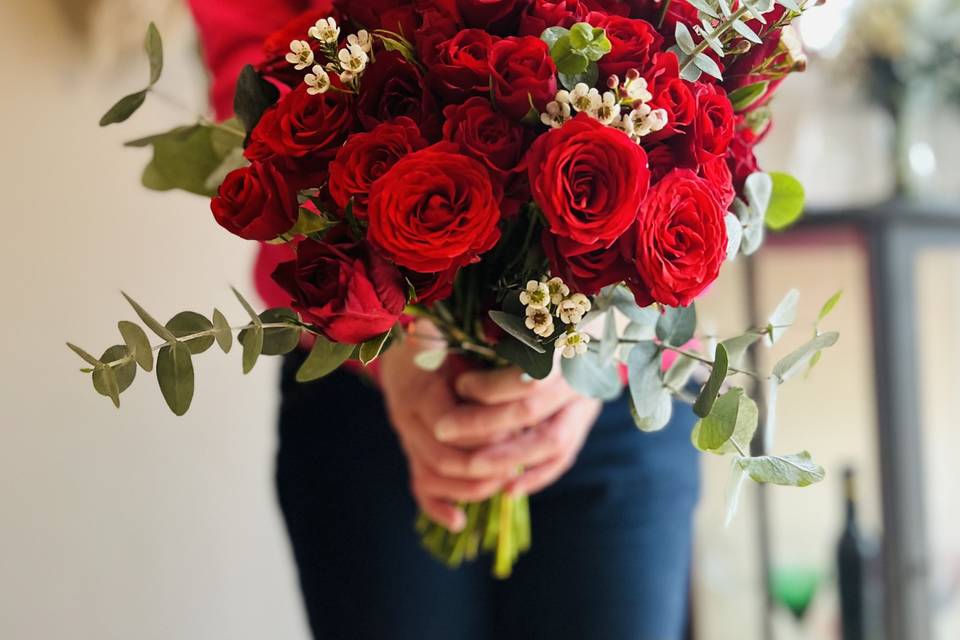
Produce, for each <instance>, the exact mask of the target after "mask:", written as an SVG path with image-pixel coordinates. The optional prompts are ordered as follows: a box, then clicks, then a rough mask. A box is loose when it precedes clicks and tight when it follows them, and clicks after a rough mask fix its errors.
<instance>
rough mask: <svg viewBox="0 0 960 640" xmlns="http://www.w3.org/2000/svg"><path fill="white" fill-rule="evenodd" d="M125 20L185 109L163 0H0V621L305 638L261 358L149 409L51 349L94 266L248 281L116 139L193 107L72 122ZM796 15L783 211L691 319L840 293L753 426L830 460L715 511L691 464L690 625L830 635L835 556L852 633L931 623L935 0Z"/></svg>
mask: <svg viewBox="0 0 960 640" xmlns="http://www.w3.org/2000/svg"><path fill="white" fill-rule="evenodd" d="M150 20H154V21H156V22H157V24H158V26H159V28H160V31H161V32H162V33H163V35H164V40H165V48H166V58H167V62H166V70H165V78H164V81H163V88H164V90H165V91H166V92H168V95H169V96H170V97H171V98H173V100H171V102H178V103H182V104H183V105H186V106H187V108H188V109H189V110H190V111H191V112H195V113H201V112H204V111H205V104H206V98H205V83H206V79H205V76H204V72H203V69H202V67H201V63H200V59H199V55H198V48H197V46H198V45H197V40H196V36H195V34H194V32H193V28H192V25H191V22H190V18H189V15H188V13H187V12H186V10H185V8H184V7H183V6H182V5H181V3H180V2H179V1H178V0H151V1H150V2H142V1H141V0H56V1H55V0H29V1H27V0H8V1H6V2H3V3H2V4H0V68H2V69H3V76H2V77H3V78H4V81H5V86H6V90H5V97H4V100H3V107H2V111H0V113H2V115H3V117H2V118H0V141H2V145H3V148H4V149H6V150H7V151H6V153H5V154H3V157H2V159H0V207H2V211H3V220H4V227H3V232H2V240H0V270H2V272H3V273H4V276H3V277H2V278H0V300H2V301H3V303H2V306H3V309H4V314H3V317H4V320H5V322H4V324H3V327H4V329H5V330H3V331H0V354H2V356H3V361H4V363H5V365H6V366H5V367H4V368H3V369H2V371H0V434H2V439H0V576H2V578H0V637H2V638H11V639H22V638H23V639H27V638H29V639H33V638H59V637H70V638H78V639H94V638H96V639H107V638H142V639H150V638H158V639H159V638H171V637H176V638H197V639H199V638H263V637H280V638H290V639H297V638H307V636H308V634H307V627H306V624H305V621H304V617H303V614H302V611H301V606H300V601H299V594H298V592H297V585H296V578H295V574H294V568H293V562H292V558H291V555H290V552H289V549H288V546H287V542H286V539H285V537H284V531H283V527H282V523H281V520H280V516H279V511H278V509H277V506H276V503H275V499H274V494H273V485H272V472H273V471H272V467H273V455H274V447H275V442H274V437H275V435H274V414H275V408H276V407H275V405H276V397H277V394H276V391H275V387H276V384H275V382H276V378H277V371H276V369H275V366H276V364H277V363H276V362H273V363H267V366H260V367H258V368H257V369H256V370H255V371H254V372H253V373H252V374H251V375H250V376H248V377H247V378H242V377H241V376H240V375H239V356H237V357H236V359H235V360H236V361H235V360H234V358H231V359H225V358H204V359H200V360H199V361H198V367H199V368H200V373H199V374H198V376H197V378H198V387H199V388H198V390H197V396H196V399H195V402H194V404H193V408H192V410H191V411H190V413H189V414H187V416H186V417H184V418H175V417H173V416H172V415H171V414H169V413H168V412H167V411H166V410H165V409H164V408H163V406H162V401H161V400H160V398H159V394H158V393H157V390H156V389H155V388H153V387H152V385H147V384H144V385H134V387H133V388H132V389H131V390H130V391H129V392H127V393H126V394H125V395H124V403H125V406H124V410H123V411H121V412H117V411H115V410H114V409H113V408H112V407H111V406H110V404H109V403H108V402H106V401H104V400H103V399H102V398H97V397H96V396H95V395H93V394H91V393H90V390H89V388H88V384H89V382H88V381H87V380H86V379H85V378H84V377H83V376H81V375H79V374H78V373H76V368H77V360H76V357H75V356H74V355H73V354H71V353H70V352H68V351H67V350H66V349H65V348H64V347H63V342H64V340H65V339H74V340H77V341H81V343H82V344H91V345H96V344H109V341H110V340H113V339H114V337H113V334H114V328H113V327H114V322H115V320H116V319H118V318H122V317H126V315H128V311H127V308H126V307H125V303H124V302H123V299H122V298H121V297H120V295H119V290H120V289H123V290H125V291H128V292H130V293H131V294H132V295H134V296H135V297H138V298H140V299H142V300H143V301H149V305H150V307H151V308H155V309H157V310H158V311H157V312H158V313H160V314H163V313H166V312H168V311H169V312H171V313H172V312H173V311H174V310H178V309H181V308H188V307H196V308H201V309H202V308H207V307H212V306H213V305H217V306H220V307H222V308H225V309H232V310H234V312H239V309H234V307H236V303H235V301H232V300H231V296H230V294H229V290H228V288H227V286H226V285H227V284H228V283H234V284H237V285H238V286H240V287H241V288H242V289H246V290H250V289H251V288H252V287H251V285H250V283H249V282H248V276H247V274H248V273H249V271H250V266H251V262H252V258H253V253H252V251H253V247H251V246H250V245H249V244H247V243H244V242H241V241H239V240H237V239H235V238H233V237H231V236H229V235H227V234H224V233H222V232H221V230H220V229H219V228H218V227H217V226H216V224H215V223H214V221H213V220H212V218H211V216H210V215H209V211H208V208H207V203H206V202H205V201H204V200H203V199H201V198H197V197H191V196H188V195H183V194H177V193H168V194H157V193H152V192H148V191H146V190H144V189H143V188H141V187H140V186H139V173H140V170H141V168H142V166H143V165H144V163H145V161H146V158H145V157H144V153H143V151H142V150H133V149H123V148H122V147H121V143H122V142H123V141H125V140H129V139H132V138H135V137H137V136H139V135H140V134H147V133H153V132H155V131H158V130H163V129H165V128H168V127H170V126H173V125H176V124H180V123H181V122H183V121H185V120H188V119H190V117H191V116H190V114H189V113H184V112H183V111H180V110H178V109H176V108H174V107H171V106H168V105H167V104H165V103H164V102H163V101H160V100H148V101H147V106H146V107H145V109H144V111H142V112H141V113H138V114H137V116H136V117H134V118H133V119H132V121H131V122H130V123H129V124H128V125H126V126H123V127H115V128H109V129H105V130H101V129H99V128H98V127H97V126H96V122H97V120H98V118H99V117H100V115H101V114H102V112H103V111H104V110H105V108H106V107H107V106H109V104H110V103H111V102H112V100H113V99H114V98H115V97H116V96H118V95H122V94H123V93H126V92H128V91H129V90H131V89H133V88H136V87H137V86H139V85H140V84H141V83H142V76H143V72H144V63H143V60H142V53H141V44H142V33H143V27H144V25H145V24H146V23H147V22H148V21H150ZM800 31H801V34H802V38H803V40H804V42H805V44H806V47H807V49H808V54H809V57H810V61H809V68H808V71H807V72H806V73H804V74H800V75H797V76H794V77H792V78H790V80H789V81H787V82H786V83H785V84H784V86H783V87H782V89H781V91H780V94H779V96H778V98H777V99H776V102H775V103H774V114H775V128H774V131H773V132H772V133H771V134H770V137H769V139H768V140H767V141H766V143H765V144H764V145H762V146H761V148H760V149H761V156H762V157H761V160H762V165H763V166H764V168H766V169H768V170H776V171H787V172H791V173H793V174H794V175H796V176H797V177H798V178H800V179H801V181H802V182H803V183H804V184H805V186H806V188H807V193H808V204H809V211H808V213H807V216H806V218H805V221H804V222H803V223H801V224H800V225H799V226H797V227H796V228H794V229H792V230H790V231H788V232H786V233H782V234H775V235H773V236H772V237H771V238H770V239H769V240H768V244H767V246H766V247H765V248H764V250H763V251H762V252H761V253H760V254H759V256H758V257H757V258H756V259H755V260H754V261H753V262H752V263H751V264H749V265H748V264H747V263H745V262H744V261H740V262H738V263H737V264H736V265H734V266H733V267H730V268H727V270H726V272H725V273H724V274H723V276H722V280H721V281H720V282H719V283H718V285H717V286H716V287H714V289H713V290H712V291H711V293H710V295H709V296H708V297H707V298H706V299H705V300H704V301H703V304H702V305H701V308H700V315H701V318H702V319H703V322H704V323H705V327H706V328H707V329H708V330H711V331H716V332H718V333H720V334H724V333H726V334H728V335H734V334H735V333H737V332H738V331H739V329H742V327H744V326H747V325H748V324H750V322H751V321H752V319H753V318H755V317H765V315H766V313H768V312H769V311H770V310H771V309H772V308H773V307H774V306H775V305H776V303H777V301H778V300H779V299H780V298H781V297H782V296H783V294H784V293H785V292H786V290H787V289H788V288H790V287H797V288H798V289H799V290H800V291H801V292H802V298H801V314H800V318H799V320H798V326H799V327H804V326H811V325H812V322H813V320H814V319H815V317H816V314H817V312H818V310H819V308H820V305H821V304H822V302H823V301H824V300H826V299H827V298H828V297H829V296H830V295H831V294H833V293H834V292H835V291H836V290H838V289H843V291H844V295H843V299H842V301H841V303H840V305H839V307H838V308H837V310H836V311H835V313H834V315H832V316H831V318H830V320H829V321H828V323H827V324H829V325H830V328H836V329H838V330H839V331H840V332H841V341H840V343H839V344H838V346H837V347H836V348H835V349H832V350H830V351H829V352H828V353H826V354H825V357H824V360H823V363H822V364H821V365H820V366H819V367H818V368H817V369H816V370H815V371H814V373H813V374H812V375H811V376H809V377H807V378H804V379H800V380H797V381H795V382H792V383H791V384H790V385H788V386H787V387H785V388H784V389H783V391H782V393H781V395H780V398H779V407H780V410H779V413H780V427H779V430H778V433H777V449H779V450H784V451H794V450H799V449H802V448H809V449H810V450H811V451H812V453H813V454H814V456H815V457H816V458H817V459H818V461H820V462H821V463H823V464H824V466H826V467H827V469H828V477H827V480H826V481H825V482H823V483H821V484H819V485H816V486H814V487H810V488H807V489H802V490H795V489H786V488H775V489H770V490H760V489H758V488H756V487H753V486H750V487H749V488H748V489H747V491H746V492H745V493H744V495H743V496H742V499H741V506H740V511H739V513H738V514H737V516H736V519H735V520H734V521H733V523H732V524H731V526H730V527H724V515H725V510H726V492H727V487H726V485H727V478H728V475H729V468H728V467H727V464H726V463H725V462H724V461H723V460H721V459H705V460H704V471H705V473H704V479H703V487H702V492H703V499H702V504H701V507H700V510H699V515H698V534H697V545H696V551H695V553H696V562H695V573H694V580H693V584H694V587H693V589H694V611H693V625H694V630H693V637H694V638H696V639H697V640H727V639H730V640H733V639H736V640H770V639H771V638H777V639H787V640H789V639H790V638H810V639H816V640H831V639H834V638H841V637H842V635H841V622H840V620H841V613H840V612H841V598H840V597H839V591H840V589H839V587H838V585H839V584H840V580H839V579H838V578H839V576H841V575H845V576H849V575H851V572H852V571H854V568H856V570H858V571H861V572H862V574H863V579H862V580H861V581H859V582H858V583H859V584H862V585H863V587H862V589H860V594H861V601H862V602H863V603H864V607H865V612H864V614H863V617H864V618H865V619H866V620H867V630H866V632H865V634H864V635H863V637H868V638H887V639H888V640H934V639H935V640H956V639H957V638H960V500H958V497H957V490H958V488H960V464H957V461H956V456H957V453H958V452H960V428H958V427H960V424H958V422H960V420H958V418H957V411H956V397H957V396H955V395H954V394H955V393H957V391H956V389H955V388H954V385H955V384H956V380H957V373H956V369H955V367H954V364H955V363H956V362H958V361H960V2H958V1H957V0H828V2H827V3H826V4H824V5H823V6H820V7H817V8H815V9H813V10H811V11H810V12H809V13H808V15H806V16H805V17H804V18H803V19H802V21H801V24H800ZM228 315H229V314H228ZM807 335H808V334H807V333H806V330H805V329H798V330H795V331H794V332H793V335H791V336H788V337H787V338H786V340H788V341H791V344H799V343H800V342H802V341H804V340H805V339H806V338H807ZM271 365H272V366H271ZM638 437H642V436H640V435H639V434H638ZM845 469H850V470H851V472H852V474H853V477H852V480H853V482H852V483H845V482H844V470H845ZM849 484H853V485H855V487H852V488H853V489H854V490H853V491H852V492H851V490H850V489H851V487H849V486H845V485H849ZM853 496H855V509H851V507H850V506H849V504H848V503H849V502H850V501H851V498H852V497H853ZM321 499H322V498H321ZM851 512H855V518H853V519H851V518H850V517H849V515H850V513H851ZM854 520H855V522H856V529H857V533H856V534H853V533H852V525H851V522H853V521H854ZM845 532H846V535H845V536H844V540H845V541H846V542H845V543H844V544H843V545H841V544H840V541H841V537H842V536H843V534H844V533H845ZM841 546H842V548H843V549H844V551H843V552H842V553H840V552H839V551H838V549H839V548H840V547H841ZM838 556H840V557H842V562H841V561H839V560H838ZM840 566H843V567H844V569H843V570H842V571H841V570H839V569H838V567H840ZM858 637H860V636H858Z"/></svg>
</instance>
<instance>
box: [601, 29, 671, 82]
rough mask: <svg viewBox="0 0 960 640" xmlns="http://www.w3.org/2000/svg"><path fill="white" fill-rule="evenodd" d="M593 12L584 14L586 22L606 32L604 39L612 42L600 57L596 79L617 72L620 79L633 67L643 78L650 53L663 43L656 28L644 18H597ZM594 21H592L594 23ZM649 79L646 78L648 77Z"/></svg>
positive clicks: (645, 74)
mask: <svg viewBox="0 0 960 640" xmlns="http://www.w3.org/2000/svg"><path fill="white" fill-rule="evenodd" d="M595 16H597V14H592V15H591V16H590V17H588V20H590V24H592V25H593V26H595V27H602V28H604V29H606V31H607V38H608V39H609V40H610V44H611V45H613V48H612V49H611V51H610V53H608V54H607V55H605V56H603V57H602V58H600V61H599V62H598V63H597V65H598V66H599V67H600V78H601V79H604V80H605V79H606V78H608V77H610V76H611V75H617V76H619V77H620V79H621V80H623V78H624V77H626V75H627V71H628V70H630V69H636V70H637V71H639V72H640V75H641V76H643V77H645V78H646V77H647V76H648V75H649V73H650V69H651V67H652V66H653V61H654V55H655V54H656V53H659V51H660V49H661V47H662V46H663V38H662V37H661V36H660V34H659V33H657V30H656V29H655V28H654V27H653V25H651V24H650V23H649V22H647V21H645V20H635V19H632V18H622V17H620V16H609V17H604V18H602V19H597V18H596V17H595ZM595 23H596V24H595ZM648 80H649V78H648Z"/></svg>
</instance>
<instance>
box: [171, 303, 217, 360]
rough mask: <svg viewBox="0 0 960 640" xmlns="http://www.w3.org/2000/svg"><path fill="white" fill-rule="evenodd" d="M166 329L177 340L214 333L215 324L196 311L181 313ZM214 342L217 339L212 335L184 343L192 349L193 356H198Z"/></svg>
mask: <svg viewBox="0 0 960 640" xmlns="http://www.w3.org/2000/svg"><path fill="white" fill-rule="evenodd" d="M166 327H167V329H169V330H170V331H171V332H173V335H175V336H177V338H185V337H187V336H191V335H194V334H197V333H205V332H208V331H212V330H213V323H212V322H210V321H209V320H207V319H206V318H205V317H203V316H202V315H200V314H199V313H196V312H195V311H181V312H180V313H178V314H177V315H175V316H173V317H172V318H170V320H169V321H168V322H167V324H166ZM214 340H215V338H214V337H213V334H212V333H211V334H210V335H205V336H202V337H200V338H195V339H193V340H189V341H184V344H186V345H187V347H188V348H189V349H190V353H191V354H193V355H197V354H200V353H203V352H204V351H206V350H207V349H209V348H210V347H212V346H213V342H214Z"/></svg>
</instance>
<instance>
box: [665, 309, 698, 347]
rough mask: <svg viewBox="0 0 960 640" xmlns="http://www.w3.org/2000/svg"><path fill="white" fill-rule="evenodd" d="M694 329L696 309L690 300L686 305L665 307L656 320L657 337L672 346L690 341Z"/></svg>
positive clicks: (695, 328)
mask: <svg viewBox="0 0 960 640" xmlns="http://www.w3.org/2000/svg"><path fill="white" fill-rule="evenodd" d="M696 330H697V309H696V306H695V305H694V304H693V303H692V302H691V303H690V305H688V306H686V307H666V308H665V309H664V311H663V314H662V315H661V316H660V319H659V320H657V338H659V339H660V341H661V342H663V343H665V344H668V345H670V346H672V347H682V346H683V345H685V344H687V343H688V342H690V340H692V339H693V334H694V332H695V331H696Z"/></svg>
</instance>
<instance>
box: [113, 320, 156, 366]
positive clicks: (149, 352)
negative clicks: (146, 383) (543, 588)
mask: <svg viewBox="0 0 960 640" xmlns="http://www.w3.org/2000/svg"><path fill="white" fill-rule="evenodd" d="M117 328H118V329H120V335H121V336H123V341H124V343H125V344H126V345H127V349H128V350H129V351H130V355H132V356H133V359H134V360H135V361H136V363H137V364H138V365H140V368H141V369H143V370H144V371H152V370H153V347H152V346H151V345H150V339H149V338H148V337H147V334H146V332H145V331H144V330H143V329H141V328H140V325H138V324H135V323H133V322H129V321H127V320H121V321H120V322H118V323H117Z"/></svg>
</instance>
